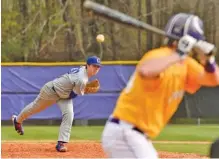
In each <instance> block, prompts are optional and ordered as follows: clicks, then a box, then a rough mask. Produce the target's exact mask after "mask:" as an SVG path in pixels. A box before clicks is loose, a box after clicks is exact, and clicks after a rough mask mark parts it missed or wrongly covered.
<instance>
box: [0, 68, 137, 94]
mask: <svg viewBox="0 0 219 159" xmlns="http://www.w3.org/2000/svg"><path fill="white" fill-rule="evenodd" d="M72 67H74V66H44V67H43V66H39V67H38V66H2V69H1V71H2V80H1V86H2V90H1V91H2V93H14V92H19V93H22V92H23V93H24V92H25V93H26V92H39V90H40V88H41V87H42V86H43V85H44V84H45V83H46V82H48V81H50V80H53V79H55V78H56V77H58V76H60V75H62V74H64V73H66V72H68V71H69V70H70V69H71V68H72ZM75 67H78V66H75ZM134 69H135V66H134V65H130V66H129V65H107V66H103V67H101V69H100V72H99V73H98V75H97V76H96V77H94V78H98V79H99V81H100V84H101V88H100V91H121V90H122V89H123V88H124V87H125V86H126V83H127V81H128V79H129V77H130V76H131V74H132V73H133V71H134Z"/></svg>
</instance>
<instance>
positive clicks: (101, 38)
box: [96, 34, 104, 43]
mask: <svg viewBox="0 0 219 159" xmlns="http://www.w3.org/2000/svg"><path fill="white" fill-rule="evenodd" d="M96 40H97V42H99V43H102V42H104V35H103V34H98V35H97V37H96Z"/></svg>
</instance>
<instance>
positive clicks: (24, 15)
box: [19, 0, 29, 62]
mask: <svg viewBox="0 0 219 159" xmlns="http://www.w3.org/2000/svg"><path fill="white" fill-rule="evenodd" d="M19 8H20V12H21V15H22V29H21V40H22V42H21V47H22V48H23V57H22V58H23V60H22V61H25V62H26V61H28V51H29V50H28V47H27V35H26V32H23V30H25V28H26V24H28V10H27V1H26V0H19Z"/></svg>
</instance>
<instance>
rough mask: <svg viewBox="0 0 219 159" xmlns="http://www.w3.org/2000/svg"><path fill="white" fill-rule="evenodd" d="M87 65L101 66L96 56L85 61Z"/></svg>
mask: <svg viewBox="0 0 219 159" xmlns="http://www.w3.org/2000/svg"><path fill="white" fill-rule="evenodd" d="M87 64H88V65H97V66H101V61H100V58H99V57H97V56H90V57H88V59H87Z"/></svg>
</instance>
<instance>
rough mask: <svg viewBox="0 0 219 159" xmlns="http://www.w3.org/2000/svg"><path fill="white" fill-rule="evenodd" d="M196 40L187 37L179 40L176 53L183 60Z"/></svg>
mask: <svg viewBox="0 0 219 159" xmlns="http://www.w3.org/2000/svg"><path fill="white" fill-rule="evenodd" d="M196 42H197V40H196V39H195V38H193V37H191V36H189V35H185V36H183V37H182V38H180V40H179V42H178V46H177V49H176V51H177V53H178V54H179V55H180V56H181V57H182V58H184V57H185V56H186V55H187V54H188V53H189V52H190V51H191V50H192V49H193V47H194V45H195V44H196Z"/></svg>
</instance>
